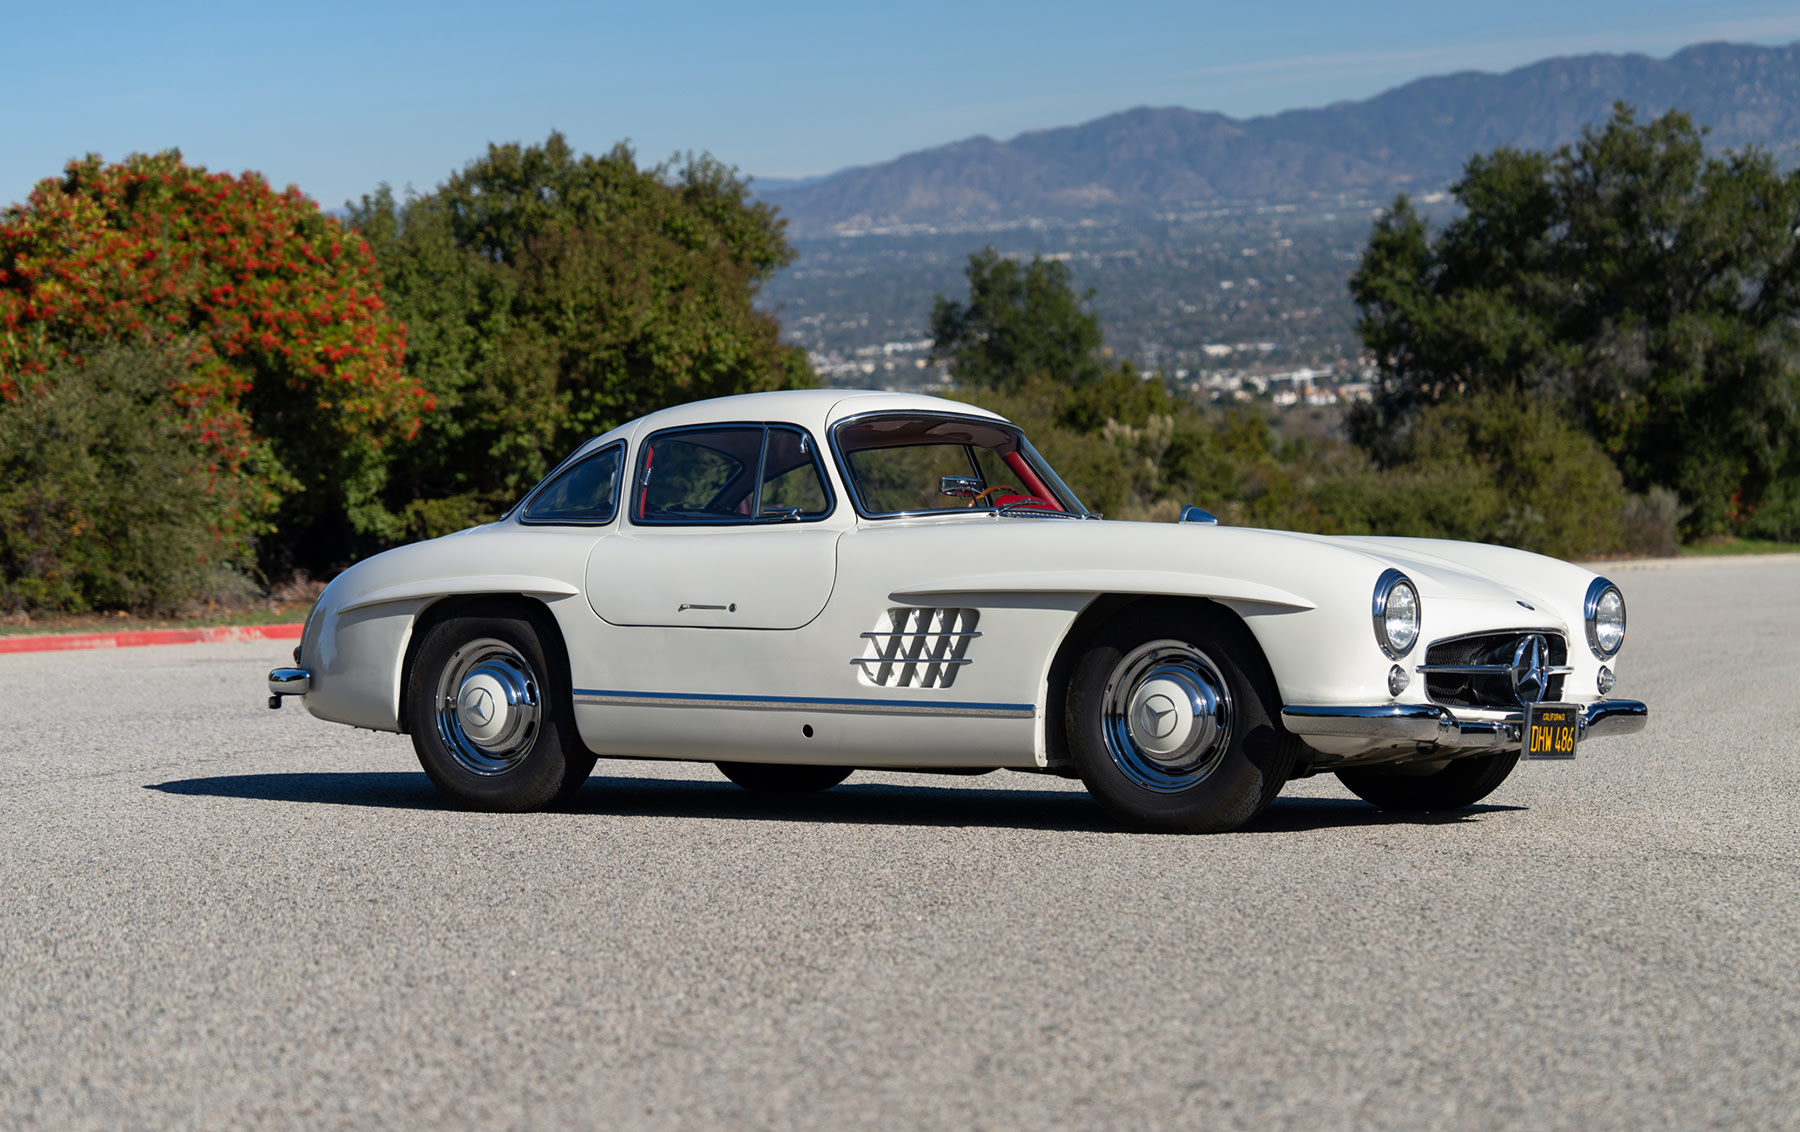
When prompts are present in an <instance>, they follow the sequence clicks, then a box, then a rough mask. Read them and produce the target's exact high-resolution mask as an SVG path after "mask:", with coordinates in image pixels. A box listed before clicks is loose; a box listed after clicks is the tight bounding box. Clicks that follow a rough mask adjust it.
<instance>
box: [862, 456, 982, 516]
mask: <svg viewBox="0 0 1800 1132" xmlns="http://www.w3.org/2000/svg"><path fill="white" fill-rule="evenodd" d="M846 462H847V463H848V464H849V465H850V475H851V477H852V478H853V479H854V480H855V481H856V491H857V494H859V495H860V496H862V501H863V506H864V507H865V508H867V509H868V510H869V511H871V512H873V513H875V514H878V515H888V514H895V513H898V512H904V511H941V510H948V509H950V508H953V507H967V506H968V505H969V501H968V500H966V499H957V498H955V497H953V496H948V495H942V494H940V493H939V492H938V484H939V481H940V480H941V479H942V478H943V477H944V476H967V475H970V474H972V472H973V469H971V468H970V467H969V450H968V448H967V447H965V446H964V445H961V444H915V445H909V446H907V447H904V448H864V449H862V450H861V451H856V452H852V453H850V455H849V459H848V460H847V461H846Z"/></svg>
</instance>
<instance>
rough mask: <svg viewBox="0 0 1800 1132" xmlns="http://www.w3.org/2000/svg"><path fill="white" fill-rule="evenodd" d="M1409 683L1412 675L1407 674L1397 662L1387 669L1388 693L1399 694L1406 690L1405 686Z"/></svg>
mask: <svg viewBox="0 0 1800 1132" xmlns="http://www.w3.org/2000/svg"><path fill="white" fill-rule="evenodd" d="M1410 683H1412V677H1411V676H1409V675H1407V672H1406V669H1404V668H1401V667H1400V666H1399V665H1398V664H1396V665H1394V667H1392V668H1390V669H1388V695H1390V696H1397V695H1399V694H1400V693H1401V692H1404V691H1406V686H1407V685H1408V684H1410Z"/></svg>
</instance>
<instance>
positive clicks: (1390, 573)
mask: <svg viewBox="0 0 1800 1132" xmlns="http://www.w3.org/2000/svg"><path fill="white" fill-rule="evenodd" d="M1401 582H1405V583H1406V585H1407V587H1408V588H1409V589H1411V590H1412V592H1413V603H1414V605H1415V606H1416V607H1417V609H1418V611H1419V627H1418V629H1417V630H1416V631H1415V632H1414V633H1413V639H1412V644H1410V645H1408V646H1406V648H1405V649H1402V650H1400V651H1395V649H1394V646H1393V645H1392V644H1391V643H1390V642H1389V641H1388V635H1387V603H1388V595H1389V594H1391V593H1393V592H1394V587H1395V586H1397V585H1399V584H1400V583H1401ZM1372 611H1373V616H1372V621H1373V623H1374V626H1375V643H1376V644H1377V645H1379V646H1380V647H1381V651H1382V653H1383V654H1384V655H1385V656H1386V657H1387V658H1388V659H1389V660H1399V659H1401V658H1402V657H1406V656H1411V655H1412V651H1413V650H1414V649H1416V648H1418V647H1419V642H1420V641H1422V640H1424V639H1425V599H1424V598H1423V597H1422V596H1420V594H1419V587H1418V584H1417V583H1415V582H1414V581H1413V580H1412V579H1411V578H1409V577H1407V576H1406V575H1405V574H1403V573H1401V572H1400V571H1399V570H1396V569H1394V568H1393V567H1392V566H1389V567H1388V568H1387V569H1386V570H1383V571H1382V572H1381V577H1379V578H1376V579H1375V596H1374V599H1373V610H1372Z"/></svg>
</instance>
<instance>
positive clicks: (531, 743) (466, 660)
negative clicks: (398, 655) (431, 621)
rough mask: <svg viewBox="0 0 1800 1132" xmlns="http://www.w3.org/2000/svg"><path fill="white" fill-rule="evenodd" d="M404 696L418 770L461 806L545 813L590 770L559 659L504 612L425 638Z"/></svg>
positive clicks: (456, 623)
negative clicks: (484, 713) (482, 719)
mask: <svg viewBox="0 0 1800 1132" xmlns="http://www.w3.org/2000/svg"><path fill="white" fill-rule="evenodd" d="M482 692H486V693H487V698H486V701H485V704H484V703H483V702H482V700H481V693H482ZM406 697H407V701H406V702H407V719H408V721H409V724H410V727H411V730H412V740H413V750H414V751H415V752H416V753H417V754H418V756H419V765H420V766H421V767H423V768H424V769H425V774H426V776H427V777H428V778H430V779H431V781H432V784H433V785H435V786H436V787H437V788H438V789H439V790H440V791H442V792H443V793H444V795H445V796H446V797H448V798H449V799H450V800H451V801H453V802H455V803H456V804H457V805H458V806H461V807H462V808H464V809H468V810H485V811H490V812H496V813H516V812H520V811H524V810H540V809H545V808H547V807H550V806H554V805H557V804H559V803H561V802H564V801H567V800H568V798H569V797H570V796H571V795H573V794H574V793H575V791H576V790H578V789H580V787H581V784H582V783H583V782H585V781H586V780H587V777H588V775H589V774H590V773H592V772H593V769H594V755H593V754H592V752H590V751H589V750H588V749H587V748H586V746H584V745H583V744H582V742H581V737H580V735H578V734H577V733H576V731H575V718H574V712H573V708H572V701H571V699H570V692H569V673H568V662H567V661H566V660H564V659H563V657H562V653H561V650H560V649H558V650H557V651H556V653H555V660H554V661H552V660H551V659H550V657H549V656H547V655H546V650H545V648H544V644H543V640H542V635H541V634H540V632H539V630H538V628H537V627H536V626H534V625H533V624H532V621H531V620H529V619H527V618H524V617H519V616H516V615H513V614H512V612H511V611H509V610H481V609H479V608H477V609H472V610H469V611H467V612H466V613H465V615H463V616H459V617H454V618H451V619H449V620H446V621H441V622H439V623H438V624H437V625H435V626H433V627H432V628H431V629H430V630H429V631H427V632H426V634H425V638H424V640H423V641H421V642H420V643H419V651H418V653H417V654H416V655H415V656H414V657H413V666H412V672H411V674H410V676H409V677H408V679H407V684H406ZM484 708H485V709H486V710H488V712H489V715H488V717H487V718H488V722H487V723H486V724H481V723H478V722H477V718H478V715H479V713H480V711H481V710H483V709H484Z"/></svg>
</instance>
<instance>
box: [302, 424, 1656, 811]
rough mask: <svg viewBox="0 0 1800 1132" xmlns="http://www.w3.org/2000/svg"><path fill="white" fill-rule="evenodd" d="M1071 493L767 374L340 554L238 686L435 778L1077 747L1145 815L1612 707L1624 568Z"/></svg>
mask: <svg viewBox="0 0 1800 1132" xmlns="http://www.w3.org/2000/svg"><path fill="white" fill-rule="evenodd" d="M1183 518H1184V521H1183V522H1181V523H1179V524H1166V523H1165V524H1153V523H1121V522H1104V521H1100V516H1099V515H1096V514H1092V513H1090V512H1088V511H1087V510H1086V509H1085V508H1084V507H1083V506H1082V504H1081V502H1080V500H1078V499H1077V498H1076V497H1075V493H1074V492H1072V491H1070V490H1069V488H1068V487H1067V486H1066V485H1065V484H1064V483H1063V482H1062V481H1061V480H1060V479H1058V478H1057V475H1056V473H1055V471H1054V470H1052V469H1051V468H1050V466H1049V465H1048V464H1047V463H1045V462H1044V460H1043V459H1042V458H1041V457H1040V456H1039V455H1038V454H1037V452H1036V451H1035V450H1034V449H1033V448H1032V447H1031V444H1030V443H1029V442H1028V441H1027V440H1026V439H1025V437H1024V436H1023V435H1022V434H1021V433H1020V431H1019V430H1018V429H1017V428H1016V427H1015V426H1013V425H1012V424H1009V423H1008V422H1007V421H1006V420H1004V419H1003V418H1001V417H998V416H996V415H994V414H992V413H989V412H986V411H985V410H982V409H978V408H974V407H972V406H969V405H964V404H960V403H957V402H952V401H944V400H939V399H936V398H931V397H921V396H911V395H905V394H896V393H874V392H854V391H843V390H812V391H803V392H787V393H762V394H752V395H749V396H743V397H729V398H723V399H720V400H715V401H703V402H698V403H695V404H689V405H681V406H678V407H675V408H671V409H666V410H663V411H662V412H658V413H653V414H651V415H649V416H647V417H644V418H642V419H640V420H636V421H633V422H631V423H630V424H627V425H624V426H621V427H620V428H617V429H614V430H613V431H612V432H609V433H607V434H606V435H604V436H600V437H597V438H595V439H593V440H591V441H589V442H587V443H586V444H584V445H582V446H581V447H580V448H579V449H577V450H576V451H575V453H574V454H572V455H571V456H569V458H568V459H566V460H565V461H563V463H562V464H561V465H559V466H558V467H557V468H556V469H555V471H553V472H552V473H551V474H550V475H549V476H548V477H546V478H545V480H544V481H543V482H542V483H540V484H539V485H538V486H537V487H536V488H534V489H533V490H532V491H531V492H530V493H529V494H527V495H526V496H525V497H524V499H522V500H521V501H520V502H519V503H518V504H517V505H516V506H514V507H513V509H512V510H511V511H510V512H508V513H507V514H506V515H505V516H504V517H502V518H501V519H500V520H498V521H497V522H493V523H490V524H488V525H486V526H483V527H477V528H474V529H472V530H468V531H463V532H461V533H459V534H454V535H450V536H448V537H445V538H441V539H435V540H433V541H431V542H424V543H418V544H415V545H412V546H404V547H400V548H399V549H396V550H391V551H388V552H387V553H385V554H381V555H378V556H376V557H374V558H371V559H368V560H367V561H364V562H361V563H358V564H357V565H356V566H354V567H352V568H351V569H349V570H347V571H345V572H344V573H343V574H342V575H340V576H339V577H338V578H337V579H336V580H334V581H333V582H332V583H331V585H330V586H329V587H327V588H326V590H325V592H324V594H323V595H322V596H321V597H320V598H319V600H318V603H317V604H316V605H315V606H314V608H313V610H312V613H311V614H310V615H309V616H308V618H307V622H306V629H305V632H304V635H303V636H302V638H301V643H300V646H299V648H297V649H296V650H295V667H293V668H281V669H277V670H275V671H274V672H273V673H271V674H270V677H269V690H270V692H271V696H270V699H269V705H270V706H271V707H279V706H280V704H281V698H282V697H284V696H300V697H302V702H304V703H305V705H306V707H307V710H309V711H310V712H312V714H314V715H316V716H318V717H319V718H321V719H327V720H332V721H335V722H338V723H347V724H352V725H355V726H357V727H369V728H374V729H376V730H381V731H394V732H401V733H408V734H410V735H411V736H412V740H413V746H414V747H415V748H416V750H417V751H418V756H419V761H420V763H421V764H423V766H424V768H425V773H426V774H428V775H429V776H430V777H431V780H432V781H433V782H434V783H436V784H437V786H438V788H439V789H440V790H442V791H443V792H444V793H445V794H446V795H448V796H449V797H450V798H451V799H452V800H454V801H455V802H457V803H458V804H460V805H463V806H467V807H471V808H476V809H488V810H526V809H532V808H537V807H543V806H548V805H552V804H554V803H556V802H558V801H559V800H561V799H564V798H566V797H567V796H568V795H569V794H571V793H572V792H573V791H574V790H575V789H576V788H577V787H579V786H580V785H581V783H582V782H583V781H584V780H585V779H586V778H587V776H588V774H589V772H590V771H591V770H592V769H593V765H594V761H595V759H596V757H618V758H655V759H687V760H699V761H706V762H715V763H717V764H718V766H719V769H720V770H721V771H723V772H724V773H725V775H726V776H727V777H728V778H730V779H731V780H732V781H733V782H736V783H738V784H739V785H740V786H744V787H746V788H748V789H751V790H775V791H804V790H821V789H825V788H828V787H831V786H834V785H836V784H837V783H839V782H842V781H843V780H844V779H845V778H846V777H848V776H849V775H850V774H851V773H852V771H853V770H855V769H857V768H882V769H892V770H908V771H938V772H947V773H956V774H967V773H971V772H974V773H980V772H983V771H988V770H995V769H1000V768H1007V769H1011V770H1018V771H1029V772H1035V773H1040V774H1055V775H1062V776H1065V777H1079V778H1080V779H1081V780H1082V782H1083V783H1085V784H1086V786H1087V788H1088V790H1089V791H1090V792H1091V793H1092V794H1093V796H1094V797H1095V798H1096V799H1097V800H1098V801H1099V802H1100V804H1101V805H1102V806H1103V807H1105V808H1106V809H1107V810H1108V811H1109V812H1110V813H1112V814H1113V815H1114V816H1115V817H1117V818H1118V819H1119V820H1121V821H1122V822H1125V823H1127V824H1129V825H1131V826H1134V827H1136V828H1139V829H1144V830H1167V831H1206V830H1225V829H1231V828H1233V827H1235V826H1238V825H1241V824H1242V823H1244V822H1245V821H1248V820H1250V819H1251V818H1254V817H1255V816H1256V815H1257V814H1258V813H1260V812H1261V811H1262V810H1263V808H1264V807H1266V806H1267V805H1268V804H1269V803H1270V801H1272V800H1273V799H1274V797H1275V795H1276V794H1277V793H1279V792H1280V790H1281V788H1282V785H1283V784H1284V783H1286V782H1287V781H1288V780H1289V779H1292V778H1296V777H1300V776H1304V775H1310V774H1315V773H1318V772H1321V771H1331V772H1334V773H1336V774H1337V775H1338V776H1339V777H1340V778H1341V779H1342V780H1343V782H1344V783H1345V785H1347V786H1348V787H1349V788H1350V789H1351V790H1353V791H1354V792H1356V793H1357V794H1358V795H1360V796H1361V797H1363V798H1366V799H1368V800H1369V801H1371V802H1373V803H1375V804H1376V805H1379V806H1384V807H1388V808H1395V809H1447V808H1454V807H1460V806H1467V805H1470V804H1472V803H1474V802H1475V801H1477V800H1478V799H1480V798H1482V797H1484V796H1486V795H1487V794H1488V793H1489V792H1491V791H1492V790H1493V789H1494V788H1495V787H1496V786H1498V785H1499V784H1500V782H1501V781H1502V780H1503V779H1505V778H1506V776H1507V775H1508V774H1509V773H1510V772H1511V771H1512V769H1513V767H1514V765H1515V764H1516V763H1517V762H1518V760H1519V759H1520V758H1521V756H1524V757H1536V756H1545V757H1568V756H1571V755H1573V754H1574V753H1575V750H1576V745H1577V743H1578V742H1581V741H1585V740H1586V739H1591V738H1594V737H1597V736H1601V735H1621V734H1629V733H1631V732H1635V731H1638V730H1639V729H1641V728H1642V727H1643V725H1644V722H1645V719H1646V717H1647V712H1646V709H1645V707H1644V705H1643V704H1641V703H1638V702H1635V701H1632V700H1620V699H1608V698H1606V696H1607V694H1608V693H1609V692H1610V691H1611V690H1612V687H1613V682H1614V672H1615V669H1616V658H1617V655H1618V652H1619V649H1620V647H1621V646H1622V645H1623V644H1624V642H1625V603H1624V599H1623V598H1622V596H1621V595H1620V593H1619V590H1618V588H1617V587H1616V586H1614V585H1613V584H1612V583H1610V582H1608V581H1607V580H1606V579H1604V578H1599V577H1596V576H1595V575H1593V574H1592V573H1590V572H1588V571H1587V570H1584V569H1582V568H1580V567H1578V566H1573V565H1570V564H1568V563H1566V562H1559V561H1556V560H1554V559H1549V558H1544V557H1540V556H1538V555H1534V554H1527V553H1524V552H1522V551H1517V550H1509V549H1506V548H1503V547H1497V546H1486V545H1479V544H1474V543H1461V542H1447V541H1436V540H1429V539H1400V538H1347V537H1335V538H1327V537H1320V536H1314V535H1303V534H1293V533H1289V532H1283V531H1265V530H1251V529H1244V528H1235V527H1225V526H1220V525H1218V524H1216V523H1214V522H1213V521H1212V520H1211V517H1210V516H1208V515H1207V514H1206V513H1205V512H1203V511H1200V510H1199V509H1198V508H1189V510H1188V512H1187V513H1186V514H1185V515H1184V516H1183Z"/></svg>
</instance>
